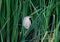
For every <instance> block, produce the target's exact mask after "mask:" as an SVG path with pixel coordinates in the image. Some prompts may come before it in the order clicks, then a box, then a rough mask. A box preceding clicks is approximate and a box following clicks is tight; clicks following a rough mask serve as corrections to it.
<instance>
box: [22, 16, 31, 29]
mask: <svg viewBox="0 0 60 42" xmlns="http://www.w3.org/2000/svg"><path fill="white" fill-rule="evenodd" d="M29 18H31V17H29V16H26V17H24V19H23V26H24V27H25V28H26V29H29V27H30V25H31V20H30V19H29Z"/></svg>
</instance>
